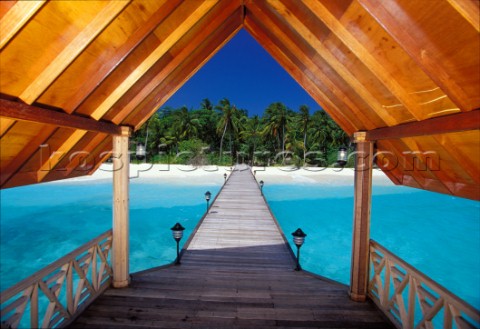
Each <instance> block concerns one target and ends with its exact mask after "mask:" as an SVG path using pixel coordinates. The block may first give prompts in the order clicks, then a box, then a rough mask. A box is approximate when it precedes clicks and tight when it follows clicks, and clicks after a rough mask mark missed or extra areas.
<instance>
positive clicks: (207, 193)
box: [205, 191, 212, 212]
mask: <svg viewBox="0 0 480 329" xmlns="http://www.w3.org/2000/svg"><path fill="white" fill-rule="evenodd" d="M211 197H212V193H210V191H207V192H205V201H207V212H208V208H209V205H208V204H209V203H210V198H211Z"/></svg>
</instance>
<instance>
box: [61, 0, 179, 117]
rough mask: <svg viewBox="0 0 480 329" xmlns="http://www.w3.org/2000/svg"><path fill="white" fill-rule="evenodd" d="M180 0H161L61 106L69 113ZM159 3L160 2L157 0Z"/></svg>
mask: <svg viewBox="0 0 480 329" xmlns="http://www.w3.org/2000/svg"><path fill="white" fill-rule="evenodd" d="M180 1H181V0H162V3H161V6H160V8H159V9H158V10H157V11H156V12H155V13H153V14H152V16H151V17H150V18H149V19H148V20H147V21H145V22H144V23H143V24H142V25H141V26H140V27H138V29H137V30H136V31H135V32H134V33H132V34H131V35H129V36H128V39H127V40H125V41H124V43H123V44H122V45H121V47H119V48H118V49H116V50H115V52H114V53H112V55H111V56H109V57H108V62H106V63H102V65H100V67H98V66H97V67H96V70H95V72H94V73H93V74H92V75H90V76H89V80H88V82H87V83H84V84H83V85H82V89H81V90H79V91H78V92H76V93H75V94H73V95H72V96H71V97H69V99H66V100H65V103H64V105H62V108H63V109H64V110H65V111H67V112H68V113H71V112H72V111H74V110H75V109H76V108H77V107H78V106H79V105H80V104H81V103H82V102H83V101H85V99H87V98H88V96H89V95H90V94H91V93H92V92H94V90H95V88H96V87H98V86H99V85H100V84H101V83H102V82H103V81H104V80H105V79H107V78H108V76H109V75H110V74H111V73H113V72H114V71H115V68H116V67H118V66H119V65H121V63H123V61H124V60H125V59H126V58H128V56H129V55H130V54H131V53H132V52H134V51H135V49H136V48H137V47H138V46H139V45H140V44H141V43H142V42H143V41H144V40H145V38H147V37H148V36H149V35H150V34H151V33H152V31H154V30H155V28H157V26H158V24H160V23H161V22H162V21H163V20H164V19H165V17H168V15H169V14H170V13H171V12H172V11H173V10H174V9H175V8H176V6H177V5H178V4H179V2H180ZM159 3H160V2H159Z"/></svg>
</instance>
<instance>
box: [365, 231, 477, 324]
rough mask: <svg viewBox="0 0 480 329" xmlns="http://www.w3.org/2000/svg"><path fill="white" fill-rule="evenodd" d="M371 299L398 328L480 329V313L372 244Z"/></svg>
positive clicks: (379, 246) (375, 244)
mask: <svg viewBox="0 0 480 329" xmlns="http://www.w3.org/2000/svg"><path fill="white" fill-rule="evenodd" d="M369 296H370V298H371V299H372V300H373V301H374V302H375V304H377V306H378V307H379V308H380V309H381V310H382V311H383V312H384V313H385V314H386V315H387V316H388V317H389V318H390V320H391V321H392V322H393V323H394V324H395V326H396V327H397V328H406V329H414V328H425V329H431V328H446V329H452V328H455V329H463V328H480V311H478V310H476V309H475V308H474V307H472V306H471V305H469V304H467V303H466V302H465V301H463V300H461V299H460V298H458V297H457V296H455V295H454V294H453V293H451V292H450V291H448V290H447V289H445V288H443V287H442V286H440V285H439V284H437V283H436V282H434V281H433V280H432V279H430V278H429V277H427V276H426V275H425V274H423V273H421V272H420V271H418V270H417V269H415V268H414V267H412V266H410V265H409V264H407V263H406V262H405V261H403V260H402V259H400V258H398V257H397V256H395V255H393V254H392V253H391V252H389V251H388V250H387V249H385V248H384V247H382V246H381V245H380V244H378V243H377V242H375V241H372V240H371V241H370V282H369Z"/></svg>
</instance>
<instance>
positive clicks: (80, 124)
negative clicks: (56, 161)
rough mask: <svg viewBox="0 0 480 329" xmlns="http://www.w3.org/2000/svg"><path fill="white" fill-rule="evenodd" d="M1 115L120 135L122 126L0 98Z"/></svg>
mask: <svg viewBox="0 0 480 329" xmlns="http://www.w3.org/2000/svg"><path fill="white" fill-rule="evenodd" d="M0 116H2V117H6V118H11V119H15V120H23V121H31V122H37V123H44V124H49V125H54V126H57V127H65V128H72V129H81V130H86V131H94V132H100V133H106V134H110V135H119V134H120V132H121V127H119V126H116V125H114V124H112V123H109V122H102V121H96V120H92V119H89V118H85V117H81V116H77V115H74V114H66V113H62V112H57V111H53V110H47V109H44V108H41V107H37V106H32V105H28V104H24V103H19V102H13V101H9V100H6V99H0Z"/></svg>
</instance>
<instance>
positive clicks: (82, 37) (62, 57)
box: [19, 1, 130, 104]
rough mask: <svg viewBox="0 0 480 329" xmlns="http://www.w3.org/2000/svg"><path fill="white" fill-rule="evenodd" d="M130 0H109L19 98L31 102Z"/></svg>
mask: <svg viewBox="0 0 480 329" xmlns="http://www.w3.org/2000/svg"><path fill="white" fill-rule="evenodd" d="M129 2H130V1H111V2H108V4H107V5H106V6H105V7H104V8H103V9H102V10H101V11H100V12H99V13H98V15H97V16H95V18H94V19H93V20H92V21H91V22H90V24H88V25H87V26H86V27H85V28H84V29H83V30H82V31H81V32H80V33H79V34H78V35H77V36H76V37H75V39H73V40H72V41H71V42H70V43H69V44H68V46H66V47H65V48H64V49H63V50H62V52H60V54H58V56H57V57H56V58H55V59H54V60H53V61H52V62H51V63H50V65H48V67H46V68H45V69H44V70H43V71H42V73H40V74H39V75H38V76H37V77H36V79H35V80H34V81H33V82H32V83H31V84H30V85H29V86H28V87H27V88H26V89H25V90H24V91H23V92H22V93H21V95H20V96H19V98H20V99H21V100H23V101H24V102H25V103H27V104H32V103H33V102H35V100H36V99H37V98H38V97H40V95H41V94H42V93H43V92H44V91H45V90H46V89H47V88H48V87H49V86H50V85H51V84H52V83H53V81H55V79H57V78H58V76H59V75H60V74H62V72H63V71H64V70H65V69H66V68H67V67H68V66H69V65H70V64H71V63H72V62H73V61H74V60H75V58H77V56H78V55H80V54H81V53H82V51H83V50H84V49H85V48H86V47H87V46H88V45H89V44H90V43H91V42H92V41H93V40H94V39H95V38H96V37H97V35H98V34H100V32H102V31H103V29H105V28H106V27H107V26H108V24H110V22H111V21H113V20H114V19H115V18H116V17H117V15H118V14H120V12H121V11H122V10H123V9H124V8H125V7H126V6H127V5H128V4H129Z"/></svg>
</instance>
